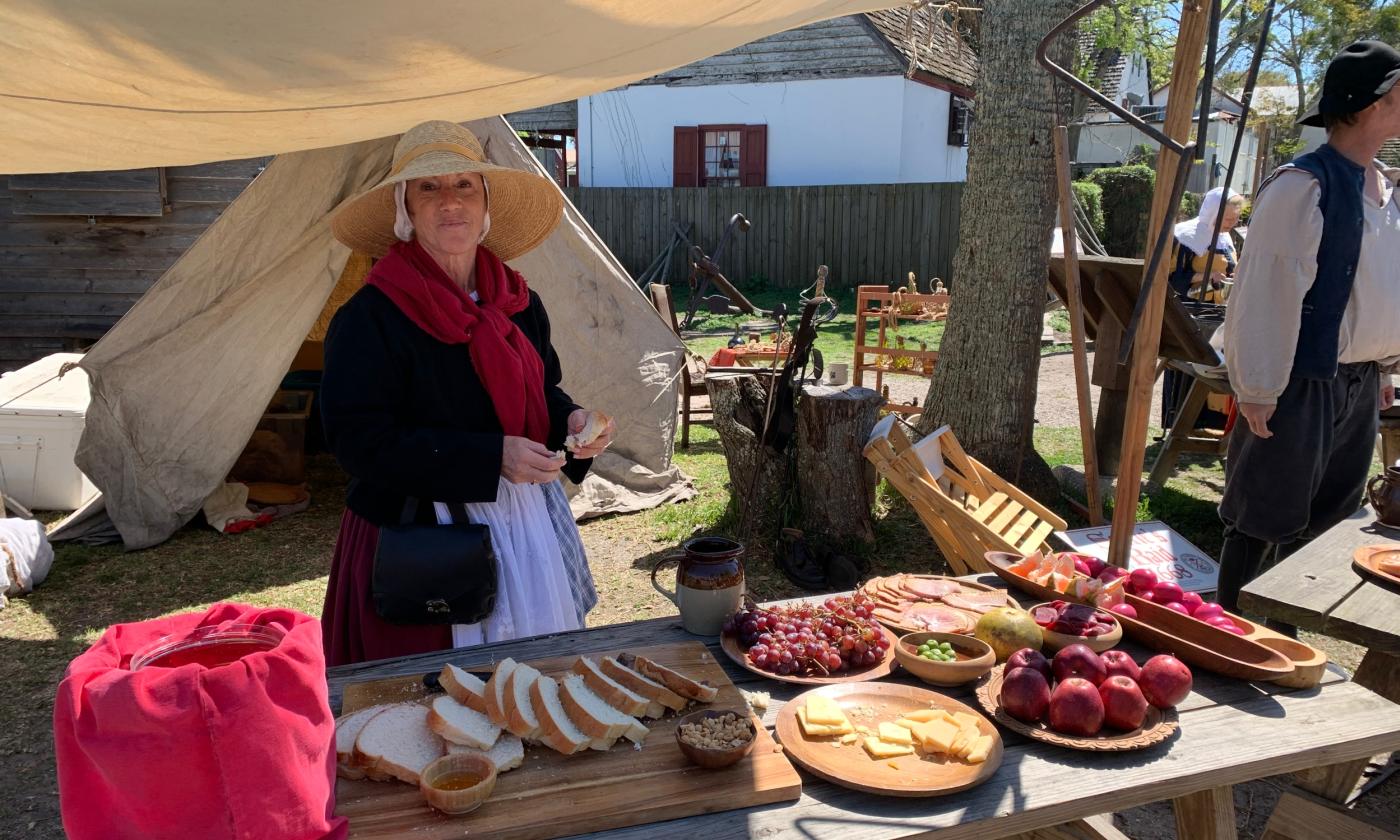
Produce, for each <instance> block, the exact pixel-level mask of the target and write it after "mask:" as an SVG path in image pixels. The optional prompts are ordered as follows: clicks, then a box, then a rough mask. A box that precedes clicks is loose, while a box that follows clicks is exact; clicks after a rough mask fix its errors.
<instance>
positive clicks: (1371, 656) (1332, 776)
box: [1240, 508, 1400, 837]
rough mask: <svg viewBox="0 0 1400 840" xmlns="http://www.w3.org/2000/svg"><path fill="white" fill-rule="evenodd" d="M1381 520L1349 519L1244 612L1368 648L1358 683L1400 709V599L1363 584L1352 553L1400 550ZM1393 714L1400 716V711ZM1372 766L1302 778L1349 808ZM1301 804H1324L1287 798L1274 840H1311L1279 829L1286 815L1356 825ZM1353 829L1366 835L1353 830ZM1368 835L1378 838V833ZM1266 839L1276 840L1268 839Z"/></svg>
mask: <svg viewBox="0 0 1400 840" xmlns="http://www.w3.org/2000/svg"><path fill="white" fill-rule="evenodd" d="M1375 519H1376V517H1375V514H1374V513H1373V512H1372V511H1371V510H1370V509H1369V508H1366V509H1362V510H1359V511H1357V512H1356V513H1355V514H1354V515H1352V516H1351V517H1349V518H1347V519H1345V520H1343V521H1342V522H1341V523H1340V524H1338V525H1337V526H1335V527H1333V528H1332V529H1330V530H1328V531H1326V532H1325V533H1323V534H1322V535H1321V536H1319V537H1318V538H1317V539H1315V540H1313V541H1312V542H1311V543H1310V544H1308V545H1307V546H1305V547H1304V548H1302V549H1300V550H1299V551H1298V552H1297V553H1296V554H1294V555H1293V556H1291V557H1289V558H1288V559H1287V560H1284V561H1283V562H1282V563H1279V564H1278V565H1277V566H1275V567H1273V568H1272V569H1270V570H1269V571H1267V572H1265V573H1264V574H1263V575H1261V576H1259V577H1258V578H1256V579H1255V580H1253V581H1251V582H1250V583H1249V584H1248V585H1246V586H1245V587H1244V589H1243V591H1241V592H1240V606H1241V607H1242V608H1243V609H1244V610H1245V611H1247V612H1252V613H1257V614H1259V615H1263V616H1266V617H1268V618H1273V619H1277V620H1279V621H1285V622H1288V623H1289V624H1293V625H1296V626H1298V627H1300V628H1302V629H1304V630H1314V631H1317V632H1319V633H1324V634H1326V635H1328V636H1332V637H1333V638H1337V639H1343V640H1345V641H1348V642H1353V643H1355V644H1358V645H1361V646H1362V647H1364V648H1366V654H1365V655H1364V656H1363V657H1362V659H1361V664H1360V665H1359V666H1358V667H1357V669H1356V674H1355V675H1354V677H1353V682H1354V683H1355V684H1357V685H1360V686H1364V687H1366V688H1369V689H1370V690H1372V691H1374V692H1375V693H1376V694H1379V695H1380V696H1382V697H1384V698H1386V699H1387V700H1389V701H1391V703H1392V704H1395V703H1400V595H1397V594H1395V593H1394V592H1391V591H1390V590H1388V589H1384V588H1382V587H1380V586H1376V585H1375V584H1373V583H1369V582H1367V581H1365V580H1363V579H1362V578H1361V576H1360V575H1358V574H1357V573H1356V572H1354V571H1353V570H1352V568H1351V558H1352V554H1353V552H1355V551H1356V549H1358V548H1360V547H1361V546H1364V545H1383V544H1387V543H1390V544H1395V545H1397V546H1400V539H1397V538H1396V537H1395V536H1392V532H1389V531H1388V530H1386V529H1384V528H1377V527H1376V525H1375ZM1392 708H1393V709H1395V710H1396V712H1395V713H1400V706H1392ZM1367 762H1368V759H1367V758H1361V759H1356V760H1355V761H1350V762H1345V763H1342V764H1338V765H1334V766H1332V767H1327V768H1322V769H1321V770H1319V771H1317V772H1314V773H1309V774H1305V775H1303V776H1302V777H1300V779H1299V784H1300V786H1301V787H1303V788H1304V789H1305V790H1307V791H1311V792H1312V793H1315V794H1318V795H1319V796H1321V797H1323V798H1325V799H1328V800H1331V801H1333V802H1345V801H1346V799H1347V798H1348V797H1349V796H1350V794H1351V792H1352V790H1353V789H1354V788H1355V786H1356V781H1357V779H1359V778H1360V776H1361V773H1362V771H1363V770H1364V769H1365V767H1366V764H1367ZM1299 801H1302V802H1304V803H1306V804H1307V805H1309V806H1316V805H1317V804H1318V803H1317V802H1315V801H1312V800H1311V799H1310V798H1309V797H1299V796H1298V795H1297V794H1293V793H1289V794H1285V796H1284V798H1283V799H1281V800H1280V801H1279V807H1278V809H1277V810H1276V811H1275V815H1274V819H1273V820H1271V821H1270V823H1269V830H1270V831H1273V832H1274V834H1273V836H1275V837H1302V836H1304V835H1302V834H1293V833H1288V832H1287V831H1285V830H1282V829H1277V828H1276V826H1275V824H1274V823H1275V821H1277V820H1278V819H1279V815H1280V814H1283V815H1285V816H1286V817H1287V821H1288V822H1290V823H1292V824H1298V825H1302V826H1311V830H1312V831H1313V832H1317V831H1320V830H1321V829H1319V828H1318V820H1321V819H1327V818H1332V819H1333V820H1334V821H1337V820H1344V821H1352V822H1354V818H1352V817H1350V816H1349V815H1344V814H1341V813H1340V812H1335V813H1334V812H1324V811H1321V810H1319V809H1318V808H1316V807H1310V808H1309V809H1308V811H1309V813H1308V814H1307V815H1306V816H1301V815H1298V816H1296V817H1295V812H1301V811H1302V809H1303V805H1300V804H1298V803H1299ZM1337 830H1338V832H1339V833H1336V834H1335V835H1334V836H1339V837H1349V836H1367V837H1370V836H1373V835H1372V834H1369V833H1368V834H1364V835H1353V834H1348V833H1345V830H1344V829H1343V827H1342V825H1341V824H1340V823H1338V829H1337ZM1350 830H1352V831H1359V830H1360V829H1358V828H1356V827H1354V826H1352V827H1351V828H1350ZM1368 830H1370V831H1374V828H1373V827H1369V828H1368ZM1265 836H1266V837H1269V836H1270V835H1269V834H1268V833H1266V834H1265Z"/></svg>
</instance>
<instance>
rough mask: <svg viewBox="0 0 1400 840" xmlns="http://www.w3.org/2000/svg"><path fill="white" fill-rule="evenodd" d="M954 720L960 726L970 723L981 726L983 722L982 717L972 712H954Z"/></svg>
mask: <svg viewBox="0 0 1400 840" xmlns="http://www.w3.org/2000/svg"><path fill="white" fill-rule="evenodd" d="M953 722H954V723H956V724H957V725H958V726H959V728H961V727H964V726H967V725H969V724H971V725H972V726H979V725H980V724H981V722H982V718H981V717H979V716H977V715H974V714H973V713H972V712H953Z"/></svg>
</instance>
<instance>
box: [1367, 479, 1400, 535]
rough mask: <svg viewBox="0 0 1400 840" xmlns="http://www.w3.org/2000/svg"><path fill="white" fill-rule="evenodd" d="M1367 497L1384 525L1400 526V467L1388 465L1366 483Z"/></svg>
mask: <svg viewBox="0 0 1400 840" xmlns="http://www.w3.org/2000/svg"><path fill="white" fill-rule="evenodd" d="M1366 498H1367V500H1368V501H1370V503H1371V508H1372V509H1373V510H1375V512H1376V519H1377V520H1379V521H1380V523H1381V524H1382V525H1389V526H1390V527H1392V528H1400V467H1387V468H1386V470H1385V472H1383V473H1381V474H1380V475H1378V476H1376V477H1375V478H1372V479H1371V481H1370V483H1368V484H1367V485H1366Z"/></svg>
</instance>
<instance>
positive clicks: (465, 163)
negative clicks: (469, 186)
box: [331, 120, 564, 260]
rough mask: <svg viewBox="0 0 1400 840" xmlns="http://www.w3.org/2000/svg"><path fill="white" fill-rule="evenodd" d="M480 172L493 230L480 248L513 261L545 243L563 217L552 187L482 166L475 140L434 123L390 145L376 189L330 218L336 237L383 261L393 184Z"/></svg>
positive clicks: (523, 174)
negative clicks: (385, 170)
mask: <svg viewBox="0 0 1400 840" xmlns="http://www.w3.org/2000/svg"><path fill="white" fill-rule="evenodd" d="M458 172H479V173H481V175H482V176H483V177H485V178H486V182H487V189H488V202H489V203H488V210H489V212H490V213H491V230H490V232H488V233H487V234H486V240H485V241H484V242H483V243H482V244H483V245H485V246H486V247H487V248H490V249H491V251H492V252H493V253H494V254H495V255H496V256H498V257H500V258H501V259H502V260H511V259H514V258H515V257H518V256H520V255H521V254H524V253H526V252H527V251H529V250H530V249H531V248H534V247H535V246H536V245H538V244H540V243H541V242H543V241H544V238H545V237H546V236H549V234H550V233H551V232H552V231H553V230H554V228H555V227H556V226H558V224H559V219H560V218H561V217H562V216H563V213H564V196H563V194H562V193H561V192H560V191H559V188H558V187H556V186H555V185H554V182H552V181H550V180H549V179H548V178H545V177H543V176H542V175H538V174H536V173H534V172H528V171H526V170H523V169H512V168H510V167H508V166H497V165H495V164H492V163H487V162H486V154H485V152H483V151H482V148H481V142H480V141H478V140H477V139H476V135H475V134H472V133H471V132H470V131H468V130H467V129H465V128H463V127H462V126H460V125H457V124H456V123H452V122H447V121H445V120H433V121H431V122H425V123H422V124H420V125H416V126H414V127H413V128H411V129H409V130H408V131H407V132H406V133H405V134H404V135H403V136H402V137H400V138H399V142H398V144H397V145H396V146H394V163H393V166H392V167H391V168H390V169H389V174H388V175H386V176H384V179H383V180H382V181H380V182H379V183H378V184H375V185H374V186H372V187H370V188H369V189H367V190H365V191H364V192H362V193H360V194H359V195H356V196H354V197H353V198H348V199H346V200H345V201H344V202H342V203H341V205H340V206H339V207H337V208H336V210H335V213H334V214H333V215H332V216H331V232H332V233H333V234H335V238H336V239H339V240H340V241H341V242H343V243H345V244H346V245H349V246H350V247H351V248H354V249H355V250H357V251H363V252H365V253H367V254H369V255H371V256H375V257H382V256H384V255H385V254H386V253H388V252H389V247H390V246H391V245H393V244H394V243H395V242H398V241H399V239H398V237H396V236H395V235H394V214H395V208H394V185H395V184H398V183H399V182H401V181H409V180H412V179H414V178H428V177H433V176H437V175H453V174H456V173H458Z"/></svg>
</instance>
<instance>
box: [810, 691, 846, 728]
mask: <svg viewBox="0 0 1400 840" xmlns="http://www.w3.org/2000/svg"><path fill="white" fill-rule="evenodd" d="M806 708H807V720H809V721H811V722H812V723H824V724H827V725H828V726H840V725H842V724H849V723H850V721H848V720H847V719H846V713H845V712H843V711H841V707H840V706H838V705H836V701H835V700H832V699H831V698H830V697H824V696H822V695H820V694H813V695H812V696H811V697H809V698H807V706H806Z"/></svg>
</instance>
